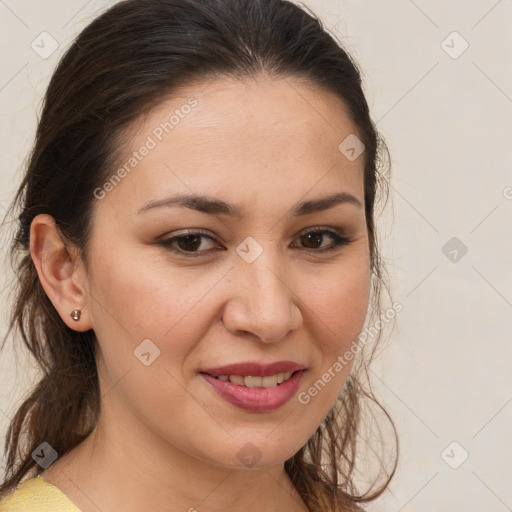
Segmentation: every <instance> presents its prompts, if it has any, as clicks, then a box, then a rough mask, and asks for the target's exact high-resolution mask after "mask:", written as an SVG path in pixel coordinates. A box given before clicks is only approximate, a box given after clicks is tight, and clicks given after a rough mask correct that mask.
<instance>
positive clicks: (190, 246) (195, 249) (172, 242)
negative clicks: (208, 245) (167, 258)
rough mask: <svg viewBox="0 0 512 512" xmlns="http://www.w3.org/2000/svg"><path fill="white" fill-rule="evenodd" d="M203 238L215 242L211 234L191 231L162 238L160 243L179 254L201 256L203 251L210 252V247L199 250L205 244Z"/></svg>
mask: <svg viewBox="0 0 512 512" xmlns="http://www.w3.org/2000/svg"><path fill="white" fill-rule="evenodd" d="M203 239H204V240H206V239H208V240H211V241H212V242H215V240H214V239H213V238H212V237H211V236H209V235H206V234H204V233H200V232H190V233H185V234H181V235H175V236H172V237H170V238H164V239H161V240H160V241H159V242H158V243H159V245H161V246H163V247H165V248H167V249H170V250H171V251H173V252H176V253H178V254H182V255H185V256H192V257H196V256H200V255H201V253H204V252H208V249H202V250H199V248H200V247H202V246H204V244H203ZM210 250H211V249H210Z"/></svg>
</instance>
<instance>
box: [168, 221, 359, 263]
mask: <svg viewBox="0 0 512 512" xmlns="http://www.w3.org/2000/svg"><path fill="white" fill-rule="evenodd" d="M326 236H327V237H328V238H330V239H331V240H332V242H331V244H330V245H328V246H327V247H326V246H325V244H324V243H323V242H324V241H325V238H326ZM203 240H209V241H211V242H214V244H215V243H216V242H215V240H214V239H213V237H211V236H209V235H206V234H204V233H200V232H190V233H185V234H182V235H176V236H173V237H171V238H164V239H162V240H160V241H159V242H158V243H159V245H161V246H163V247H166V248H169V249H170V250H172V251H174V252H176V253H179V254H183V255H186V256H192V257H195V256H201V253H205V252H210V251H211V249H210V250H208V249H204V248H203V249H200V248H201V247H203ZM298 240H301V241H302V244H305V246H304V245H303V247H300V249H303V250H304V251H305V252H309V253H317V254H318V253H325V252H328V251H333V250H335V249H337V248H338V247H341V246H344V245H347V244H349V243H350V242H351V241H352V240H351V239H350V238H348V237H346V236H344V235H341V234H339V233H338V232H337V231H333V230H332V229H325V228H315V229H311V230H309V231H306V232H305V233H302V234H301V235H300V236H299V237H298Z"/></svg>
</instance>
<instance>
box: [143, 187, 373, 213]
mask: <svg viewBox="0 0 512 512" xmlns="http://www.w3.org/2000/svg"><path fill="white" fill-rule="evenodd" d="M346 203H348V204H353V205H354V206H357V207H358V208H362V207H363V205H362V204H361V201H359V199H357V198H356V197H355V196H353V195H352V194H349V193H348V192H338V193H336V194H331V195H329V196H325V197H321V198H318V199H311V200H309V201H301V202H300V203H297V204H296V205H295V206H294V207H293V209H292V210H291V214H292V215H293V216H294V217H299V216H302V215H309V214H311V213H315V212H320V211H324V210H328V209H329V208H333V207H334V206H337V205H339V204H346ZM176 206H177V207H183V208H190V209H191V210H197V211H199V212H203V213H207V214H209V215H228V216H230V217H237V218H241V217H243V211H242V209H241V208H240V207H239V206H237V205H235V204H232V203H228V202H226V201H222V200H220V199H216V198H213V197H208V196H201V195H195V194H182V195H177V196H174V197H168V198H165V199H160V200H158V201H150V202H148V203H146V204H145V205H144V206H143V207H142V208H140V210H138V211H137V215H139V214H141V213H143V212H146V211H148V210H151V209H153V208H162V207H176Z"/></svg>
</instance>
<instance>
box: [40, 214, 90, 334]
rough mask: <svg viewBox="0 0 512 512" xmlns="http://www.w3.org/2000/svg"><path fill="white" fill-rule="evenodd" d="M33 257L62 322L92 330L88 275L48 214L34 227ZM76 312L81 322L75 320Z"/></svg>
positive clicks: (75, 250) (80, 328) (76, 252)
mask: <svg viewBox="0 0 512 512" xmlns="http://www.w3.org/2000/svg"><path fill="white" fill-rule="evenodd" d="M30 255H31V257H32V261H33V262H34V265H35V267H36V270H37V274H38V275H39V281H40V282H41V286H42V287H43V289H44V291H45V292H46V295H48V298H49V299H50V301H51V302H52V304H53V306H54V307H55V309H56V310H57V312H58V313H59V315H60V317H61V318H62V321H63V322H64V323H65V324H66V325H67V326H68V327H69V328H71V329H73V330H75V331H87V330H89V329H92V325H91V319H90V317H89V311H88V308H87V293H86V292H87V289H86V287H85V285H86V283H87V281H86V274H85V269H84V266H83V263H82V261H81V259H80V258H79V257H78V250H77V249H76V247H74V246H71V244H69V243H68V244H67V245H66V244H65V243H64V242H63V240H62V239H61V236H60V233H59V231H58V228H57V226H56V224H55V220H54V219H53V217H52V216H50V215H47V214H40V215H37V216H36V217H34V219H33V220H32V223H31V225H30ZM74 309H79V310H80V311H81V316H80V320H78V321H75V320H73V319H72V318H71V316H70V315H71V312H72V311H73V310H74Z"/></svg>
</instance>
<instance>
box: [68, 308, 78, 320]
mask: <svg viewBox="0 0 512 512" xmlns="http://www.w3.org/2000/svg"><path fill="white" fill-rule="evenodd" d="M80 315H81V311H80V310H79V309H73V311H71V313H70V315H69V316H70V317H71V318H72V319H73V320H75V322H77V321H78V320H80Z"/></svg>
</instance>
